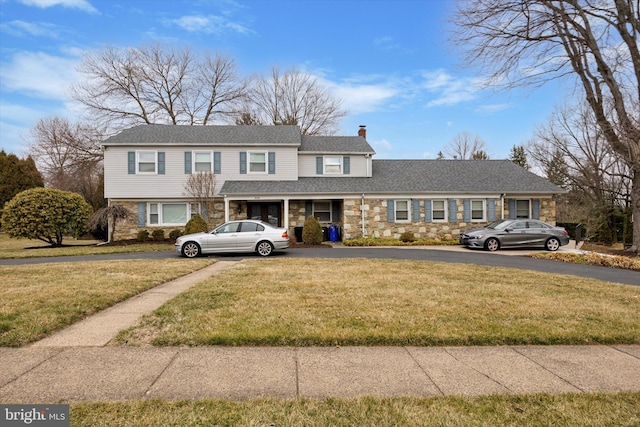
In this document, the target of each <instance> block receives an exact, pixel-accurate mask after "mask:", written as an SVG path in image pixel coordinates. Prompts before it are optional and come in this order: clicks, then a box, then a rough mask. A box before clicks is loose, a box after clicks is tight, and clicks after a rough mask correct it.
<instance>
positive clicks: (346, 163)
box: [342, 156, 351, 175]
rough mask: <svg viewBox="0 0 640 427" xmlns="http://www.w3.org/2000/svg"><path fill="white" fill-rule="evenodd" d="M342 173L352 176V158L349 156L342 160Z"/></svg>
mask: <svg viewBox="0 0 640 427" xmlns="http://www.w3.org/2000/svg"><path fill="white" fill-rule="evenodd" d="M342 173H344V174H345V175H349V174H351V157H349V156H344V157H343V158H342Z"/></svg>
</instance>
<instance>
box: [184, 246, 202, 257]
mask: <svg viewBox="0 0 640 427" xmlns="http://www.w3.org/2000/svg"><path fill="white" fill-rule="evenodd" d="M182 255H183V256H185V257H187V258H195V257H197V256H198V255H200V245H198V244H197V243H196V242H187V243H185V244H184V245H182Z"/></svg>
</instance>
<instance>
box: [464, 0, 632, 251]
mask: <svg viewBox="0 0 640 427" xmlns="http://www.w3.org/2000/svg"><path fill="white" fill-rule="evenodd" d="M639 7H640V6H639V3H638V1H637V0H635V1H634V0H504V1H499V2H498V1H494V0H459V2H458V8H457V11H456V13H455V14H454V16H453V22H454V24H456V25H457V28H458V30H457V31H456V34H454V42H455V43H457V44H458V45H459V46H461V47H462V49H463V50H464V52H465V55H466V59H467V61H468V63H469V64H472V65H480V66H481V67H483V68H484V69H485V70H488V71H489V72H490V76H491V77H492V81H493V82H494V83H499V84H505V85H506V86H508V87H509V86H514V85H519V84H528V85H531V84H533V85H542V84H544V83H545V82H546V81H548V80H549V79H553V78H559V77H566V76H570V77H573V78H575V79H576V83H577V85H578V87H580V88H581V91H582V93H583V95H584V100H585V101H586V102H587V104H588V105H589V107H590V108H591V110H592V111H593V113H594V116H595V119H596V121H597V124H598V126H599V127H600V128H601V130H602V133H603V136H604V138H605V140H606V141H607V143H608V144H610V145H611V148H612V149H613V150H614V151H615V152H616V153H617V154H618V155H619V156H620V157H621V158H622V159H623V160H624V162H625V163H626V165H627V167H628V168H629V169H630V171H631V175H632V185H633V186H632V191H631V193H632V197H631V199H632V201H631V204H632V209H633V212H634V216H635V217H636V218H640V114H638V111H640V48H639V46H638V39H639V38H640V16H639V13H640V12H639V10H638V9H639ZM633 239H634V240H633V242H634V245H633V247H632V250H634V251H638V250H640V221H635V222H634V229H633Z"/></svg>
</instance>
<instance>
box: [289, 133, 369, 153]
mask: <svg viewBox="0 0 640 427" xmlns="http://www.w3.org/2000/svg"><path fill="white" fill-rule="evenodd" d="M299 151H300V152H301V153H308V154H314V153H318V154H320V153H322V154H371V155H374V154H375V153H376V152H375V151H374V150H373V148H371V146H370V145H369V143H368V142H367V141H366V140H365V139H364V138H363V137H361V136H307V135H303V136H302V144H301V145H300V149H299Z"/></svg>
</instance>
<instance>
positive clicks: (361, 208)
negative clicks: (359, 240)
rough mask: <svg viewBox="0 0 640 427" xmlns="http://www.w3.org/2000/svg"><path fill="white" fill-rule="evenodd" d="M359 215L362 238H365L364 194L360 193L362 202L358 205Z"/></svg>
mask: <svg viewBox="0 0 640 427" xmlns="http://www.w3.org/2000/svg"><path fill="white" fill-rule="evenodd" d="M360 213H361V214H362V220H361V222H362V237H365V236H366V229H365V227H364V193H362V201H361V204H360Z"/></svg>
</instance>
